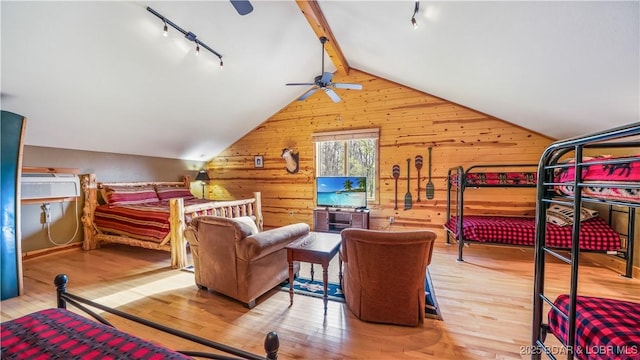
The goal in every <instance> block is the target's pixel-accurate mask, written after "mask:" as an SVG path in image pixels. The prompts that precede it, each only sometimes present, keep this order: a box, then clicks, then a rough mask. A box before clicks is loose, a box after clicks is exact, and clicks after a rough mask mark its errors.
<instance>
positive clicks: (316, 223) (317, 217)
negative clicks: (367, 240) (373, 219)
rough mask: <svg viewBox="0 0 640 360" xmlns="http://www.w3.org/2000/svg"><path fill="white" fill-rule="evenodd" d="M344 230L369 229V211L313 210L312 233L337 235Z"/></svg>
mask: <svg viewBox="0 0 640 360" xmlns="http://www.w3.org/2000/svg"><path fill="white" fill-rule="evenodd" d="M346 228H358V229H368V228H369V210H362V211H354V210H336V209H334V210H328V209H315V210H313V231H320V232H336V233H339V232H340V231H342V229H346Z"/></svg>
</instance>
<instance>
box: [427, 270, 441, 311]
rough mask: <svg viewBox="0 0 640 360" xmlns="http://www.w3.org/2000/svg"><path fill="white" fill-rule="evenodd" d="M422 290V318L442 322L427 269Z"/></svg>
mask: <svg viewBox="0 0 640 360" xmlns="http://www.w3.org/2000/svg"><path fill="white" fill-rule="evenodd" d="M424 290H425V291H424V316H425V317H427V318H430V319H436V320H442V314H441V313H440V307H438V301H437V300H436V293H435V290H434V288H433V283H432V282H431V274H430V273H429V269H427V277H426V278H425V280H424Z"/></svg>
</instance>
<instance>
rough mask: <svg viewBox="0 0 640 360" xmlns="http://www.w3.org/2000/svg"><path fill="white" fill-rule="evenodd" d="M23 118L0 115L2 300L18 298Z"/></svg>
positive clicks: (0, 270) (3, 113)
mask: <svg viewBox="0 0 640 360" xmlns="http://www.w3.org/2000/svg"><path fill="white" fill-rule="evenodd" d="M24 121H25V119H24V117H23V116H21V115H18V114H14V113H11V112H8V111H2V115H1V117H0V158H1V160H2V165H1V167H0V188H1V189H2V191H0V206H1V208H2V218H1V221H2V242H1V243H0V285H1V286H0V287H1V289H0V296H1V298H2V300H5V299H9V298H12V297H16V296H18V295H20V278H19V276H20V274H19V266H20V265H19V261H20V256H22V254H19V251H18V244H17V242H18V230H19V229H18V221H17V218H16V216H17V214H18V210H19V209H18V205H19V201H20V200H19V199H18V198H17V194H18V171H19V168H20V155H21V152H22V131H23V130H22V129H23V125H24Z"/></svg>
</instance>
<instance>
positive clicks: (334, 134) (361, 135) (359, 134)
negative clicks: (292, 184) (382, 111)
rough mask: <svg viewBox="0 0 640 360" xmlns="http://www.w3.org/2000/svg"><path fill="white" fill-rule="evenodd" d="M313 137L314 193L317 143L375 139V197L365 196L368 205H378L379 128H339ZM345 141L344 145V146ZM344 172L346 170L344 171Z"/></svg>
mask: <svg viewBox="0 0 640 360" xmlns="http://www.w3.org/2000/svg"><path fill="white" fill-rule="evenodd" d="M312 139H313V163H314V167H315V169H314V179H313V180H314V181H313V187H314V193H315V192H317V189H316V186H317V181H315V180H316V178H317V177H318V169H319V166H318V161H319V159H320V157H319V156H318V155H319V154H318V143H319V142H325V141H345V142H346V141H348V140H360V139H375V140H376V145H375V151H376V153H375V159H374V167H375V169H374V173H373V178H374V181H375V187H374V189H373V194H374V196H375V198H373V199H371V198H369V197H367V204H368V206H371V205H376V206H377V205H379V204H380V129H379V128H368V129H356V130H340V131H327V132H318V133H313V134H312ZM346 146H347V145H346V143H345V147H346ZM346 156H347V152H346V149H345V157H346ZM344 166H345V168H346V167H348V162H345V164H344ZM345 174H346V171H345Z"/></svg>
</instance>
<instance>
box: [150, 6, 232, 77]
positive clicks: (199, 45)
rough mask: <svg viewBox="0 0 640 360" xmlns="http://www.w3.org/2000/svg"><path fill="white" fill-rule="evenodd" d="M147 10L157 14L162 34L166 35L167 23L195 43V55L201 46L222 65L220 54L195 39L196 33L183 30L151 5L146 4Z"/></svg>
mask: <svg viewBox="0 0 640 360" xmlns="http://www.w3.org/2000/svg"><path fill="white" fill-rule="evenodd" d="M147 11H149V12H150V13H152V14H153V15H155V16H157V17H158V18H159V19H160V20H162V22H163V23H164V28H163V30H164V31H163V35H164V36H167V30H168V26H167V25H171V27H172V28H174V29H176V30H177V31H179V32H181V33H182V34H183V35H184V37H185V38H186V39H187V40H189V41H193V42H195V43H196V55H198V54H199V53H200V47H201V46H202V47H203V48H205V49H207V50H209V51H210V52H211V53H212V54H213V55H215V56H217V57H218V59H220V67H222V55H220V54H219V53H218V52H217V51H215V50H213V49H212V48H210V47H209V46H207V44H205V43H203V42H202V41H200V40H199V39H197V38H196V34H194V33H192V32H191V31H185V30H184V29H182V28H181V27H180V26H178V25H176V24H174V23H173V22H171V20H169V19H167V18H165V17H164V16H162V15H161V14H160V13H158V12H157V11H155V10H153V9H152V8H151V7H148V6H147Z"/></svg>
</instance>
